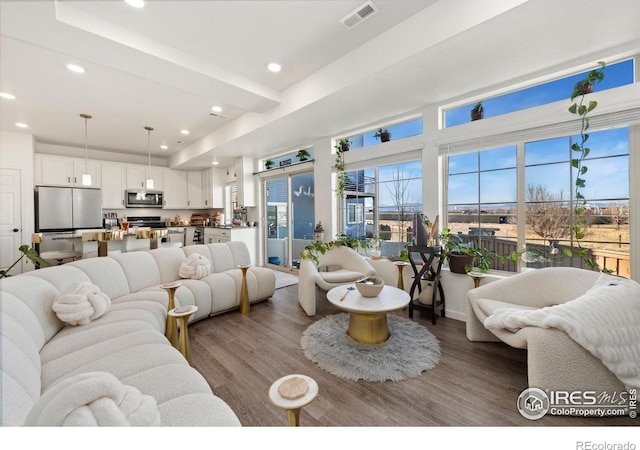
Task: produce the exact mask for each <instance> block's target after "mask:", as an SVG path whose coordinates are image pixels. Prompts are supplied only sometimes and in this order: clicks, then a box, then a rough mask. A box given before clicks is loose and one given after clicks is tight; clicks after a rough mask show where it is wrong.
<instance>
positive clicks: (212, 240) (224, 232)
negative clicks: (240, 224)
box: [204, 228, 233, 244]
mask: <svg viewBox="0 0 640 450" xmlns="http://www.w3.org/2000/svg"><path fill="white" fill-rule="evenodd" d="M232 232H233V229H232V228H205V229H204V242H205V244H217V243H219V242H230V241H231V234H232Z"/></svg>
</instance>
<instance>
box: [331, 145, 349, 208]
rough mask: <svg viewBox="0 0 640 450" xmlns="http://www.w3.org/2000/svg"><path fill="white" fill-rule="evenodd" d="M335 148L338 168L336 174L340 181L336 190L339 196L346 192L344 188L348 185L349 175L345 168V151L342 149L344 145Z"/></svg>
mask: <svg viewBox="0 0 640 450" xmlns="http://www.w3.org/2000/svg"><path fill="white" fill-rule="evenodd" d="M335 149H336V164H335V168H336V175H337V177H338V182H337V185H336V188H335V190H334V192H335V193H336V195H337V196H338V197H342V195H343V194H344V189H345V187H346V186H347V180H348V177H347V172H346V170H344V151H343V150H342V147H339V146H338V145H336V146H335Z"/></svg>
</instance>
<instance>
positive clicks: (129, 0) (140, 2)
mask: <svg viewBox="0 0 640 450" xmlns="http://www.w3.org/2000/svg"><path fill="white" fill-rule="evenodd" d="M124 2H125V3H126V4H127V5H129V6H133V7H134V8H144V0H124Z"/></svg>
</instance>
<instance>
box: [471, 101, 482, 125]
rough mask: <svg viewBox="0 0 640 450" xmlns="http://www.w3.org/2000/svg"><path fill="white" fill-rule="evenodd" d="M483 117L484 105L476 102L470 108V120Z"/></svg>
mask: <svg viewBox="0 0 640 450" xmlns="http://www.w3.org/2000/svg"><path fill="white" fill-rule="evenodd" d="M483 117H484V106H482V102H478V103H476V105H475V106H474V107H473V109H472V110H471V120H472V121H474V120H480V119H482V118H483Z"/></svg>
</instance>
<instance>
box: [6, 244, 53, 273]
mask: <svg viewBox="0 0 640 450" xmlns="http://www.w3.org/2000/svg"><path fill="white" fill-rule="evenodd" d="M18 250H20V253H22V255H20V257H19V258H18V259H17V260H15V261H14V262H13V264H11V265H10V266H9V267H8V268H6V269H4V270H0V278H5V277H10V276H11V275H10V274H9V272H10V271H11V269H13V268H14V267H15V266H16V265H17V264H18V263H19V262H20V261H21V260H22V258H24V257H25V256H26V257H27V259H28V260H29V261H31V262H32V263H34V264H35V265H36V267H38V266H40V267H46V266H50V265H51V264H49V263H48V262H47V261H45V260H44V259H42V258H41V257H40V255H39V254H38V252H37V251H36V250H35V249H34V248H33V247H29V246H28V245H21V246H20V247H18Z"/></svg>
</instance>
